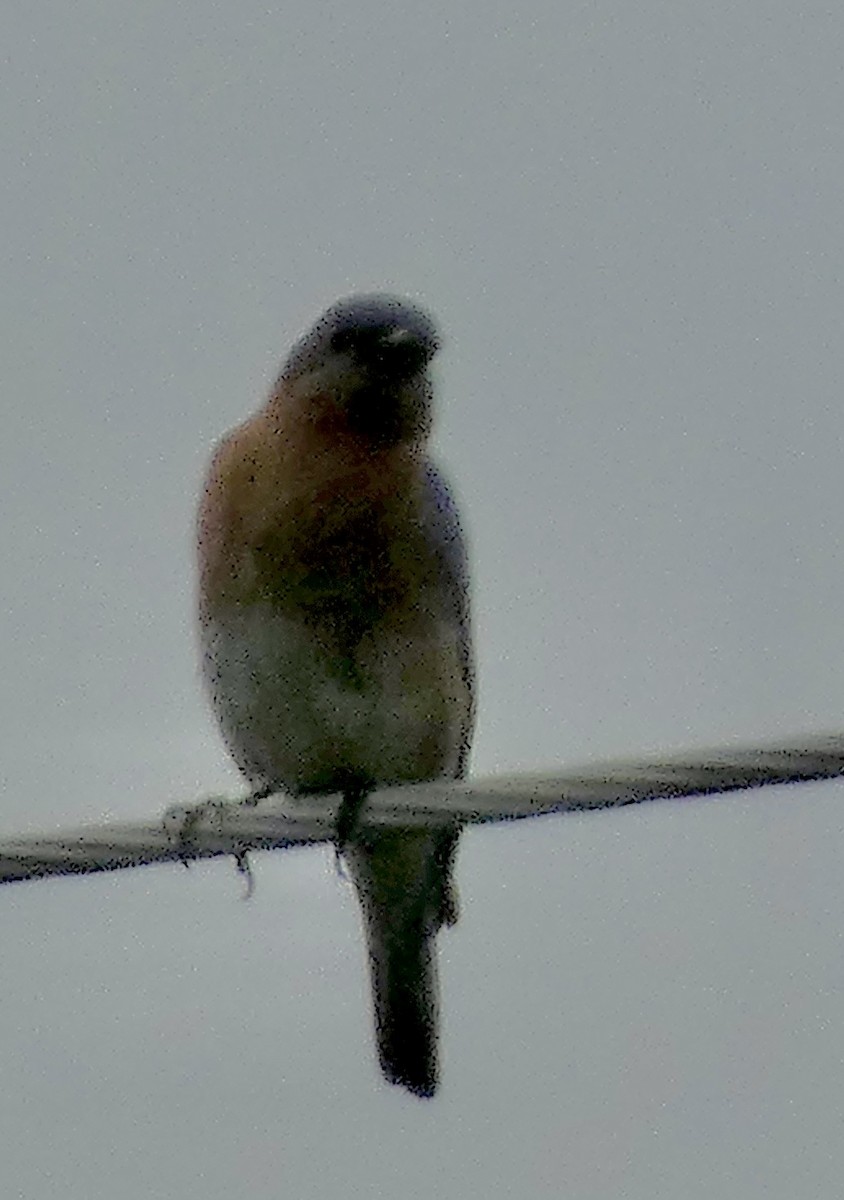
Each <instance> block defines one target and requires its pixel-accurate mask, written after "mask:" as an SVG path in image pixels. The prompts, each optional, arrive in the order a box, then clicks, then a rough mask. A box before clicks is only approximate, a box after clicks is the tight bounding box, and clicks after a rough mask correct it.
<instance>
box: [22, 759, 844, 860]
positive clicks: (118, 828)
mask: <svg viewBox="0 0 844 1200" xmlns="http://www.w3.org/2000/svg"><path fill="white" fill-rule="evenodd" d="M841 775H844V737H842V736H840V735H835V736H832V735H830V736H824V737H813V738H806V739H804V740H802V741H800V742H795V743H792V744H788V745H779V746H764V745H763V746H750V747H743V748H730V747H721V748H718V749H715V750H711V751H698V752H695V753H688V754H684V755H678V756H674V755H671V756H669V757H666V758H648V759H643V760H636V761H625V762H606V763H595V764H592V765H590V766H588V767H584V768H581V769H580V770H577V769H575V770H572V771H564V772H562V773H559V774H558V773H542V774H539V773H537V774H521V775H511V776H492V777H490V778H487V779H476V780H466V781H462V782H452V781H443V782H439V781H437V782H433V783H418V784H410V785H407V786H405V787H391V788H382V789H380V790H378V791H375V792H373V793H372V795H371V797H370V798H369V800H368V801H367V804H366V808H365V810H364V813H363V815H362V818H361V825H362V826H367V825H372V826H385V825H401V826H414V825H431V824H459V825H464V824H478V823H482V822H491V821H509V820H519V819H522V818H525V817H536V816H543V815H548V814H551V813H565V812H579V811H584V810H589V809H598V808H614V807H618V806H621V805H626V804H640V803H642V802H643V801H645V800H667V799H679V798H681V797H683V796H701V795H712V794H714V793H718V792H732V791H739V790H742V789H746V788H761V787H771V786H773V785H776V784H791V783H807V782H810V781H812V780H820V779H836V778H838V777H839V776H841ZM338 804H339V797H337V796H334V797H321V798H318V799H315V798H313V797H308V798H306V799H302V800H294V799H291V798H290V797H286V796H281V795H278V796H270V797H267V798H266V799H264V800H260V801H258V802H257V803H254V804H252V803H249V802H244V801H243V800H232V799H230V798H228V799H227V798H225V797H212V798H210V799H208V800H204V801H201V802H200V803H199V804H193V805H180V806H177V807H175V808H171V809H169V810H168V811H167V813H166V814H165V815H164V816H163V817H162V818H159V819H157V820H150V821H147V822H143V823H118V822H114V823H112V822H105V823H103V824H101V825H90V826H86V827H84V828H81V829H75V830H67V831H60V832H58V833H54V834H30V835H26V836H21V837H11V838H4V839H0V883H13V882H17V881H21V880H26V879H40V878H45V877H47V876H52V875H82V874H90V873H93V872H97V871H115V870H120V869H123V868H127V867H140V866H146V865H148V864H150V863H166V862H190V861H193V860H197V859H202V858H215V857H219V856H222V855H232V856H234V857H235V858H236V859H237V860H238V861H239V862H241V863H242V862H243V861H244V856H245V855H246V854H247V853H248V852H249V851H251V850H278V849H288V848H290V847H293V846H305V845H312V844H314V843H318V842H327V841H331V840H332V838H333V833H334V821H335V818H336V814H337V807H338Z"/></svg>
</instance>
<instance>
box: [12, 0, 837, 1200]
mask: <svg viewBox="0 0 844 1200" xmlns="http://www.w3.org/2000/svg"><path fill="white" fill-rule="evenodd" d="M0 22H2V25H3V28H2V29H0V45H2V58H3V65H2V72H0V88H2V111H3V120H2V126H0V146H1V147H2V162H3V171H2V179H0V194H2V221H0V238H2V243H3V264H4V265H3V286H2V304H3V311H2V320H0V337H2V342H3V347H2V366H0V377H2V391H3V436H2V439H0V488H1V489H2V504H3V522H2V531H0V537H2V543H0V556H2V557H1V558H0V561H2V578H1V579H0V611H2V615H3V620H2V627H1V628H0V663H2V688H0V716H2V754H0V777H2V789H3V806H2V813H0V826H2V830H3V831H4V832H6V833H11V832H16V831H25V830H32V831H36V830H48V829H52V828H54V827H57V826H60V825H64V826H67V825H71V826H72V825H75V824H79V823H80V822H81V821H83V820H89V819H90V820H97V819H100V818H101V817H104V816H107V817H111V818H117V817H127V816H145V815H149V814H150V813H154V812H156V811H159V810H160V809H162V808H163V806H164V805H165V804H166V803H168V802H171V801H175V800H185V799H190V798H193V797H196V796H199V795H202V794H203V793H206V792H208V791H213V790H215V789H217V788H220V787H223V788H225V789H229V790H234V789H236V787H237V780H236V777H235V775H234V773H233V771H232V770H231V768H230V767H229V766H228V764H227V761H226V757H225V754H224V751H223V750H222V748H221V746H220V744H219V742H218V739H217V736H216V732H215V730H214V728H213V725H212V722H211V719H210V717H209V715H208V713H207V711H206V708H205V705H204V701H203V698H202V695H201V692H200V689H199V685H198V679H197V671H196V663H195V650H194V643H193V629H192V603H193V601H192V594H193V563H192V557H191V555H192V525H193V513H194V508H195V503H196V499H197V495H198V489H199V481H200V478H201V473H202V470H203V469H204V465H205V462H206V460H207V457H208V454H209V450H210V447H211V444H212V442H213V440H214V439H215V438H216V437H218V436H219V435H220V433H222V432H223V430H224V429H226V428H227V427H229V426H230V425H232V424H233V423H235V422H236V421H238V420H240V419H241V418H242V417H243V416H244V415H245V414H246V413H247V412H248V411H250V410H251V409H252V408H254V407H256V406H257V404H258V403H260V401H261V399H262V396H263V394H264V392H265V389H266V388H267V386H268V384H269V382H270V381H271V379H272V377H273V374H274V372H275V370H276V367H277V365H278V362H279V360H280V359H281V357H282V356H283V355H284V353H285V351H286V348H287V347H288V345H289V344H290V342H291V341H292V339H293V338H294V337H295V336H296V335H297V334H298V333H299V332H300V331H301V329H302V328H303V327H304V326H305V325H307V324H308V323H310V321H311V320H313V318H314V317H315V316H316V315H317V314H318V312H319V311H320V310H321V309H322V308H323V307H324V306H325V305H326V304H328V303H330V302H331V301H333V300H334V299H335V298H336V297H337V296H339V295H342V294H345V293H348V292H350V291H354V290H360V289H371V288H373V287H377V288H389V289H395V290H399V291H401V292H405V293H408V294H410V295H412V296H414V297H416V298H418V299H421V300H422V301H423V302H425V303H426V304H428V305H429V306H430V307H431V308H432V309H433V310H434V311H435V312H436V314H437V315H438V318H439V320H440V322H441V324H442V327H443V330H444V333H445V335H446V338H447V342H448V344H447V349H446V351H445V353H444V354H443V355H442V359H441V364H440V368H439V388H440V397H441V398H440V409H439V423H438V436H437V441H438V445H439V446H440V448H441V453H442V458H443V461H444V462H445V464H446V467H447V469H448V471H449V473H450V474H451V476H452V478H453V480H454V481H455V483H456V488H457V491H458V493H459V495H460V498H461V500H462V503H463V505H464V508H465V513H466V520H467V525H468V527H469V531H470V534H471V541H472V557H473V569H474V579H475V611H476V636H477V643H478V658H479V668H480V680H481V694H480V717H479V726H478V733H477V740H476V750H475V754H474V770H475V772H477V773H481V774H486V773H490V772H494V771H507V772H510V771H518V770H524V769H527V768H541V767H553V766H559V765H562V764H574V763H577V762H581V761H587V760H591V759H595V758H601V757H604V756H617V755H623V754H631V753H639V752H642V751H645V750H661V749H667V748H672V747H680V746H686V745H698V746H706V745H711V744H717V743H719V742H730V741H736V742H743V741H746V740H751V739H756V738H759V739H768V740H771V739H773V740H776V739H777V738H778V737H784V736H786V735H792V734H795V733H799V732H801V731H815V730H823V729H830V730H834V729H838V728H840V727H841V713H842V709H844V671H842V661H841V653H840V644H841V626H842V594H844V591H843V589H844V562H843V561H842V555H841V539H840V534H839V522H840V507H841V504H840V497H841V435H842V417H841V413H840V398H841V389H842V375H844V370H842V368H844V339H842V313H843V312H844V306H843V305H842V267H844V250H843V249H842V221H841V203H842V200H841V198H842V189H844V135H843V134H842V121H841V113H842V112H844V68H842V55H841V46H842V37H844V12H842V10H841V9H840V8H839V7H838V6H835V5H822V4H814V3H809V4H804V5H801V6H799V7H798V6H795V5H789V4H785V3H783V2H782V0H778V2H775V3H761V0H752V2H748V3H738V4H736V3H735V0H730V2H729V3H728V2H727V0H710V3H708V4H706V5H699V4H692V3H691V2H689V0H681V2H680V3H677V2H676V0H674V2H668V0H664V2H660V0H644V2H642V3H638V4H629V3H624V2H623V0H608V2H605V3H598V2H593V3H577V4H574V5H567V4H566V5H561V4H558V3H551V2H550V0H546V2H545V3H543V4H538V3H537V4H526V5H523V6H522V7H520V8H517V9H513V7H512V5H510V4H501V3H495V2H492V3H484V4H482V3H480V2H479V0H471V2H469V3H467V4H463V5H456V4H454V3H443V2H440V0H433V2H432V3H428V4H426V5H424V6H422V5H418V6H413V7H412V6H410V5H407V6H403V5H395V4H386V3H383V2H378V0H362V2H361V4H359V5H350V4H343V3H338V2H337V0H335V2H334V3H328V4H306V3H304V2H301V3H299V4H295V5H294V4H290V5H282V6H273V7H268V6H267V4H266V3H260V4H258V3H254V2H253V0H237V3H235V2H234V0H225V2H220V3H215V4H208V3H199V2H198V0H185V3H182V4H179V5H173V4H165V3H162V2H160V0H147V2H146V3H144V4H143V5H129V4H125V5H120V4H114V3H106V2H105V0H83V2H75V3H70V4H68V3H62V4H60V3H57V2H56V0H50V2H47V0H32V2H31V3H29V4H28V5H26V6H20V5H18V6H13V7H12V6H10V7H8V8H7V10H6V11H5V15H4V16H3V17H2V18H0ZM841 798H842V797H841V788H840V787H839V786H837V785H831V784H830V785H819V786H813V787H806V788H802V789H794V790H791V791H789V790H784V789H781V790H777V791H771V792H768V793H760V794H756V795H752V796H749V797H731V798H729V799H723V800H713V801H695V802H686V803H682V804H658V805H653V806H647V807H643V808H640V809H637V810H629V811H624V812H615V813H612V812H608V813H602V814H594V815H590V816H582V817H580V816H571V817H566V818H560V819H553V820H546V821H537V822H533V823H526V824H521V825H518V826H513V827H505V828H497V829H490V830H486V831H475V832H470V833H468V834H467V835H466V836H465V837H464V841H463V848H462V851H461V859H460V868H459V879H460V886H461V892H462V898H463V916H462V920H461V923H460V925H459V927H458V928H457V929H456V930H454V931H453V932H451V933H449V934H446V935H444V936H443V937H442V939H441V963H442V977H443V988H444V1009H445V1011H444V1021H443V1025H444V1041H443V1053H444V1083H443V1086H442V1090H441V1094H440V1096H439V1097H438V1098H437V1099H436V1100H435V1101H433V1102H432V1103H428V1104H422V1103H420V1102H418V1101H415V1100H413V1099H412V1098H410V1097H407V1096H405V1095H403V1094H402V1093H400V1092H399V1091H397V1090H395V1089H390V1088H388V1087H387V1086H386V1085H384V1084H382V1082H381V1080H380V1078H379V1076H378V1073H377V1069H376V1066H375V1063H374V1058H373V1052H372V1048H371V1042H370V1016H369V1009H368V1003H369V1000H368V994H367V980H366V976H365V961H364V952H363V948H362V944H361V941H360V937H359V931H358V925H357V920H358V918H357V912H356V908H355V902H354V898H353V896H352V895H351V893H350V891H349V889H348V887H347V886H346V885H344V884H343V883H342V882H341V881H338V880H337V879H336V878H335V877H334V874H333V867H332V863H331V858H330V855H329V854H328V853H327V852H324V851H316V850H315V851H308V852H305V851H302V852H298V853H289V854H286V855H277V856H262V857H259V858H258V859H257V860H256V871H257V877H258V890H257V894H256V896H255V898H254V899H253V901H252V902H251V903H249V904H245V903H242V902H241V901H240V899H239V897H240V895H241V892H242V885H241V884H240V882H239V881H238V880H237V879H236V878H235V876H234V872H233V870H232V869H231V867H230V866H229V865H228V864H214V865H209V866H203V867H200V868H196V869H193V870H191V871H190V872H185V871H183V870H181V869H178V870H177V869H175V868H171V869H164V868H162V869H149V870H147V871H139V872H135V873H132V872H126V873H123V874H121V875H119V876H118V875H115V876H110V877H102V878H91V879H83V880H65V881H55V882H46V883H37V884H28V885H20V886H16V887H9V888H7V889H5V890H3V891H2V893H0V926H2V935H1V936H2V946H3V973H4V988H3V1003H2V1020H0V1063H2V1070H3V1089H2V1098H0V1133H1V1134H2V1147H3V1149H2V1155H0V1191H2V1195H3V1196H4V1197H10V1198H11V1197H15V1198H17V1197H22V1198H24V1200H42V1198H47V1197H63V1198H72V1200H76V1198H80V1200H83V1198H84V1200H99V1198H101V1197H102V1198H106V1197H108V1198H109V1200H110V1198H111V1197H113V1196H120V1197H122V1198H125V1200H142V1198H144V1200H146V1198H152V1197H156V1198H157V1197H162V1198H169V1197H179V1198H180V1200H183V1198H192V1197H211V1198H217V1197H227V1196H231V1195H250V1196H254V1197H258V1198H264V1197H275V1196H281V1195H284V1196H292V1197H303V1198H310V1197H329V1196H339V1195H343V1196H358V1195H361V1196H389V1197H396V1196H403V1197H429V1196H432V1195H435V1196H444V1197H460V1198H463V1197H468V1198H471V1197H476V1196H477V1197H481V1196H483V1197H485V1198H486V1197H504V1196H514V1197H524V1196H529V1197H545V1196H549V1197H551V1196H555V1197H556V1196H561V1195H565V1196H570V1197H577V1198H584V1200H593V1198H594V1200H603V1198H605V1197H606V1198H615V1197H624V1198H630V1200H660V1198H665V1200H676V1198H677V1197H684V1198H687V1200H697V1198H701V1200H704V1198H706V1200H709V1198H710V1197H712V1196H713V1195H718V1196H724V1197H741V1198H742V1200H746V1198H756V1197H765V1198H766V1200H767V1198H772V1197H773V1198H777V1200H779V1198H781V1200H793V1198H794V1197H796V1196H799V1197H800V1198H801V1200H813V1198H826V1197H830V1198H832V1197H837V1196H838V1195H839V1194H840V1186H841V1185H840V1180H841V1176H842V1170H844V1150H842V1147H844V1128H842V1125H844V1062H842V1034H843V1033H844V1004H842V985H844V966H842V958H843V957H844V956H843V955H842V951H844V946H842V938H841V919H842V911H844V887H842V871H841V858H842V851H844V844H842V843H844V839H842V834H841V816H840V814H841Z"/></svg>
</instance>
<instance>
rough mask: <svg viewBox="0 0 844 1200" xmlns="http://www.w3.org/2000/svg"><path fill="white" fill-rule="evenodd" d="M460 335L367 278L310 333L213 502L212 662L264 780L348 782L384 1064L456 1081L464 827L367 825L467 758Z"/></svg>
mask: <svg viewBox="0 0 844 1200" xmlns="http://www.w3.org/2000/svg"><path fill="white" fill-rule="evenodd" d="M439 349H440V334H439V331H438V328H437V326H436V323H435V321H434V319H433V317H432V316H431V315H430V314H429V313H428V312H427V310H426V309H424V308H423V307H422V306H421V305H419V304H418V303H416V302H415V301H412V300H410V299H408V298H406V297H403V296H399V295H392V294H388V293H372V294H369V293H366V294H354V295H351V296H348V297H345V298H343V299H341V300H339V301H337V302H336V303H335V304H333V305H332V306H331V307H329V308H328V309H327V310H326V311H325V312H323V314H322V315H321V316H320V317H319V319H318V320H317V321H316V322H315V324H314V325H313V326H312V328H311V329H310V330H309V331H308V332H306V333H305V334H304V335H303V336H302V337H300V338H299V340H298V341H296V342H295V343H294V344H293V346H292V349H291V350H290V352H289V354H288V355H287V357H286V359H285V360H284V361H283V364H282V366H281V369H280V373H279V375H278V377H277V379H276V381H275V384H274V385H273V387H272V388H271V389H270V391H269V394H268V396H267V398H266V399H265V401H264V403H263V404H262V406H261V407H260V408H259V409H258V410H257V411H256V412H255V413H254V414H253V415H252V416H250V417H248V418H247V419H246V420H245V421H244V422H243V423H242V424H240V425H238V426H237V427H236V428H235V429H233V430H232V431H231V432H229V433H228V434H227V435H225V436H224V437H223V438H222V440H221V442H220V443H219V445H218V447H217V448H216V451H215V453H214V455H213V458H212V461H211V466H210V469H209V471H208V475H207V478H206V480H205V485H204V488H203V492H202V497H201V501H200V507H199V516H198V535H197V543H198V578H199V589H198V590H199V603H198V617H199V640H200V649H201V659H202V673H203V677H204V682H205V685H206V689H207V692H208V695H209V697H210V701H211V706H212V709H213V711H214V713H215V715H216V718H217V721H218V723H219V727H220V730H221V733H222V736H223V739H224V741H225V743H226V745H227V747H228V750H229V752H230V754H231V756H232V758H233V759H234V762H235V764H236V765H237V767H238V768H239V770H240V772H241V774H242V775H243V776H244V778H245V780H246V782H247V783H248V785H249V787H250V788H251V789H252V795H253V796H254V797H256V798H257V797H260V796H265V795H268V794H269V793H271V792H276V791H284V792H286V793H287V794H288V795H289V796H291V797H294V798H295V797H301V796H310V797H314V796H316V797H319V796H326V797H328V796H330V795H336V794H338V793H339V794H340V795H341V797H342V802H341V806H340V810H339V815H338V817H337V823H336V839H337V846H338V849H339V851H340V853H341V854H342V857H343V859H344V860H345V862H346V864H347V866H348V869H349V874H350V875H351V879H352V883H353V885H354V887H355V890H356V892H357V896H358V901H359V906H360V909H361V913H362V918H363V926H364V932H365V935H366V940H367V945H368V958H369V970H370V980H371V988H372V1002H373V1015H374V1024H375V1038H376V1045H377V1050H378V1056H379V1060H380V1066H381V1070H382V1073H383V1075H384V1077H385V1079H386V1080H387V1081H388V1082H390V1083H393V1084H397V1085H399V1086H401V1087H404V1088H406V1089H407V1090H408V1091H409V1092H410V1093H412V1094H414V1095H416V1096H418V1097H431V1096H433V1095H434V1093H435V1092H436V1090H437V1087H438V1082H439V1066H438V1024H439V1022H438V1007H439V988H438V982H437V962H436V945H435V943H436V938H437V934H438V932H439V930H440V928H441V927H442V926H443V925H451V924H453V923H454V922H455V921H456V919H457V899H456V889H455V885H454V880H453V874H454V866H455V858H456V853H457V843H458V839H459V827H457V826H455V825H453V824H452V825H443V824H440V825H439V826H429V827H425V826H423V827H420V826H418V825H417V826H415V827H413V828H411V827H396V828H393V827H389V828H387V827H381V828H379V829H375V828H372V827H370V828H367V827H366V823H365V821H364V820H362V817H361V812H362V809H363V807H364V805H365V801H366V797H367V796H368V795H369V793H370V792H371V791H372V790H373V789H374V788H376V787H381V786H387V785H397V784H403V783H417V782H424V781H427V780H434V779H460V778H463V777H464V776H465V774H466V771H467V767H468V757H469V751H470V746H471V740H472V734H473V729H474V719H475V670H474V659H473V649H472V637H471V617H470V594H469V568H468V557H467V548H466V539H465V535H464V532H463V527H462V524H461V520H460V516H459V513H458V509H457V506H456V503H455V500H454V497H453V494H452V492H451V490H450V488H449V485H448V483H447V482H446V480H445V478H444V476H443V474H442V472H441V470H440V469H439V467H438V466H437V465H436V463H435V461H434V459H433V458H432V457H431V454H430V451H429V439H430V435H431V429H432V420H433V403H434V386H433V382H432V374H431V364H432V362H433V359H434V357H435V356H436V354H437V352H438V351H439Z"/></svg>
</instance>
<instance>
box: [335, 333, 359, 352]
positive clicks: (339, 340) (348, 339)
mask: <svg viewBox="0 0 844 1200" xmlns="http://www.w3.org/2000/svg"><path fill="white" fill-rule="evenodd" d="M354 342H355V331H354V330H353V329H338V330H336V331H335V332H334V333H332V335H331V349H332V350H334V351H335V352H336V353H337V354H344V353H345V352H346V351H347V350H351V348H352V346H353V345H354Z"/></svg>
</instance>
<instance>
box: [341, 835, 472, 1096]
mask: <svg viewBox="0 0 844 1200" xmlns="http://www.w3.org/2000/svg"><path fill="white" fill-rule="evenodd" d="M456 839H457V835H456V834H454V833H452V832H450V831H449V832H444V831H442V830H440V831H430V830H406V829H405V830H384V831H381V830H379V831H377V832H374V831H372V832H367V833H366V834H365V835H361V836H360V837H359V838H358V839H356V840H355V843H354V845H353V846H350V847H349V848H348V850H347V853H346V856H347V858H348V861H349V867H350V870H351V873H352V877H353V879H354V882H355V886H356V888H357V893H358V899H359V901H360V905H361V910H362V913H363V919H364V926H365V929H366V937H367V946H368V950H369V968H370V979H371V983H372V1005H373V1012H374V1017H375V1037H376V1042H377V1046H378V1057H379V1059H380V1062H381V1070H382V1071H383V1073H384V1077H385V1078H386V1079H387V1080H388V1081H389V1082H390V1083H395V1084H399V1085H401V1086H402V1087H406V1088H407V1089H408V1090H409V1091H410V1092H412V1093H413V1094H414V1095H416V1096H420V1097H429V1096H433V1095H434V1093H435V1091H436V1089H437V1082H438V1025H439V989H438V981H437V962H436V935H437V931H438V930H439V928H440V925H442V924H443V923H444V922H446V921H448V922H449V923H453V920H454V919H455V909H454V896H453V888H452V884H451V868H452V863H453V859H454V855H455V852H456Z"/></svg>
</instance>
